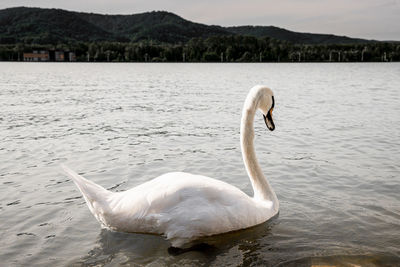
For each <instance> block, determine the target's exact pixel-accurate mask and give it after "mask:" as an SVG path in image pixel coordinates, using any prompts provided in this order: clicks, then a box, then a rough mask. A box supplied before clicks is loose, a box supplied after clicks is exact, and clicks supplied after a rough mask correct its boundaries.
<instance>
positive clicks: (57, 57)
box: [55, 51, 65, 61]
mask: <svg viewBox="0 0 400 267" xmlns="http://www.w3.org/2000/svg"><path fill="white" fill-rule="evenodd" d="M55 60H56V61H65V56H64V51H56V52H55Z"/></svg>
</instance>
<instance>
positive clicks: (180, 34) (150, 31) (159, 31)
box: [0, 7, 371, 44]
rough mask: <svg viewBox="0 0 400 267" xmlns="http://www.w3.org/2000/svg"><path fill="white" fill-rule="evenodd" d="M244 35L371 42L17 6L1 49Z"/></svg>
mask: <svg viewBox="0 0 400 267" xmlns="http://www.w3.org/2000/svg"><path fill="white" fill-rule="evenodd" d="M228 35H242V36H246V35H247V36H254V37H258V38H259V37H270V38H274V39H277V40H281V41H289V42H291V43H297V44H360V43H369V42H371V41H370V40H364V39H355V38H349V37H344V36H335V35H327V34H311V33H298V32H292V31H288V30H285V29H281V28H277V27H273V26H240V27H221V26H214V25H204V24H199V23H194V22H191V21H188V20H185V19H183V18H181V17H179V16H177V15H175V14H173V13H170V12H165V11H153V12H146V13H141V14H134V15H101V14H93V13H81V12H72V11H66V10H62V9H42V8H27V7H16V8H7V9H2V10H0V44H12V43H28V44H31V43H36V44H57V43H71V42H79V41H82V42H92V41H112V42H113V41H118V42H139V41H142V40H151V41H154V42H156V43H170V44H177V43H186V42H187V41H189V40H190V39H192V38H196V37H199V38H207V37H210V36H228Z"/></svg>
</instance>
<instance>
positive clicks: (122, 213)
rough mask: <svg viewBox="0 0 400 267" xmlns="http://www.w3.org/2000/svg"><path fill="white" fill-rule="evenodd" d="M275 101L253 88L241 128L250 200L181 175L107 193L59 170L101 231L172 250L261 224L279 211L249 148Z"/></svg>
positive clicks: (209, 182)
mask: <svg viewBox="0 0 400 267" xmlns="http://www.w3.org/2000/svg"><path fill="white" fill-rule="evenodd" d="M273 108H274V97H273V93H272V91H271V90H270V89H269V88H267V87H263V86H255V87H253V88H252V89H251V90H250V92H249V94H248V96H247V98H246V101H245V104H244V108H243V113H242V121H241V128H240V132H241V135H240V137H241V138H240V141H241V148H242V155H243V160H244V163H245V166H246V170H247V173H248V175H249V178H250V180H251V183H252V186H253V190H254V196H253V197H250V196H248V195H247V194H245V193H244V192H243V191H241V190H240V189H238V188H236V187H234V186H232V185H230V184H228V183H225V182H223V181H220V180H216V179H212V178H209V177H205V176H201V175H193V174H189V173H183V172H172V173H167V174H164V175H161V176H159V177H157V178H155V179H153V180H150V181H148V182H146V183H144V184H141V185H139V186H136V187H134V188H132V189H130V190H127V191H125V192H116V193H114V192H111V191H108V190H106V189H104V188H103V187H101V186H99V185H97V184H95V183H93V182H91V181H89V180H87V179H85V178H83V177H82V176H80V175H78V174H76V173H75V172H73V171H72V170H70V169H68V168H67V167H64V170H65V171H66V173H67V174H68V175H69V177H70V178H71V179H72V180H73V181H74V182H75V184H76V185H77V187H78V188H79V190H80V191H81V193H82V195H83V197H84V198H85V200H86V203H87V205H88V207H89V209H90V211H91V212H92V214H93V215H94V216H95V217H96V219H97V220H98V221H99V222H100V223H101V225H102V226H104V227H107V228H109V229H112V230H115V231H123V232H140V233H153V234H162V235H164V236H166V238H167V239H168V240H169V241H170V242H171V244H172V245H173V246H174V247H182V246H183V245H185V244H187V243H189V242H191V241H193V240H195V239H198V238H200V237H203V236H210V235H215V234H220V233H225V232H230V231H234V230H239V229H244V228H248V227H251V226H255V225H257V224H260V223H263V222H265V221H267V220H268V219H270V218H271V217H273V216H274V215H276V214H277V213H278V211H279V202H278V199H277V197H276V195H275V193H274V191H273V190H272V188H271V186H270V185H269V183H268V181H267V180H266V178H265V177H264V175H263V173H262V172H261V168H260V166H259V164H258V162H257V159H256V156H255V151H254V147H253V139H254V127H253V121H254V116H255V113H256V111H257V110H258V109H259V110H261V111H262V113H263V115H264V120H265V123H266V125H267V127H268V128H269V129H270V130H274V128H275V125H274V123H273V120H272V110H273Z"/></svg>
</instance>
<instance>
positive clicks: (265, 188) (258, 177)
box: [240, 96, 278, 204]
mask: <svg viewBox="0 0 400 267" xmlns="http://www.w3.org/2000/svg"><path fill="white" fill-rule="evenodd" d="M258 98H259V97H257V96H255V97H251V96H249V97H248V99H246V101H245V104H244V107H243V113H242V121H241V124H240V144H241V148H242V156H243V161H244V165H245V166H246V171H247V174H248V175H249V178H250V181H251V184H252V186H253V191H254V199H257V200H269V201H272V202H273V203H276V204H277V203H278V199H277V197H276V194H275V192H274V191H273V189H272V187H271V186H270V185H269V183H268V181H267V179H266V178H265V176H264V174H263V173H262V171H261V168H260V165H259V164H258V161H257V157H256V153H255V150H254V125H253V122H254V116H255V113H256V111H257V107H258V101H259V99H258Z"/></svg>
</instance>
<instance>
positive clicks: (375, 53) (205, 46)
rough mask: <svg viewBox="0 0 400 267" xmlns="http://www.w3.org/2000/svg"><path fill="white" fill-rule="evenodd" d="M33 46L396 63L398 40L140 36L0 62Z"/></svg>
mask: <svg viewBox="0 0 400 267" xmlns="http://www.w3.org/2000/svg"><path fill="white" fill-rule="evenodd" d="M34 50H48V51H49V50H52V51H54V50H59V51H71V52H75V54H76V60H77V61H79V62H87V61H90V62H361V61H364V62H380V61H400V43H399V42H375V43H366V44H353V45H351V44H342V45H341V44H330V45H325V44H324V45H322V44H319V45H310V44H293V43H290V42H286V41H279V40H276V39H272V38H268V37H263V38H256V37H252V36H238V35H232V36H213V37H209V38H193V39H191V40H189V41H188V42H186V43H176V44H166V43H156V42H154V41H151V40H143V41H140V42H135V43H126V42H109V41H101V42H71V43H58V44H48V45H43V44H27V43H17V44H0V60H1V61H18V60H20V61H22V60H23V53H31V52H32V51H34Z"/></svg>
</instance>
